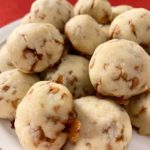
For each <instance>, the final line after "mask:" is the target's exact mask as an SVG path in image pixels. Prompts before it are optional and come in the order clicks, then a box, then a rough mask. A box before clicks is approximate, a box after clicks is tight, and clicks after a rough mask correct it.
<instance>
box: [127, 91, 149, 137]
mask: <svg viewBox="0 0 150 150" xmlns="http://www.w3.org/2000/svg"><path fill="white" fill-rule="evenodd" d="M126 108H127V111H128V113H129V115H130V118H131V122H132V124H133V126H135V127H136V128H138V131H139V133H140V134H150V92H146V93H144V94H142V95H140V96H136V97H133V98H131V100H130V103H129V105H127V106H126Z"/></svg>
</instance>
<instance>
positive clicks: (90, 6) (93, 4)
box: [74, 0, 112, 24]
mask: <svg viewBox="0 0 150 150" xmlns="http://www.w3.org/2000/svg"><path fill="white" fill-rule="evenodd" d="M111 13H112V10H111V5H110V3H109V2H108V1H107V0H78V2H77V3H76V5H75V8H74V14H75V15H80V14H88V15H90V16H92V17H93V18H94V19H95V20H96V21H97V22H98V23H102V24H106V23H109V22H110V20H111Z"/></svg>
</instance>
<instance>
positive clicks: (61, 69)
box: [43, 55, 95, 98]
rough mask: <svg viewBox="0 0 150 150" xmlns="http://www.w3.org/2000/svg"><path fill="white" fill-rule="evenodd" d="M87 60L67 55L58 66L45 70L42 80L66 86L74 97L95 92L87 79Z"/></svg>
mask: <svg viewBox="0 0 150 150" xmlns="http://www.w3.org/2000/svg"><path fill="white" fill-rule="evenodd" d="M88 65H89V61H88V60H87V59H86V58H84V57H81V56H76V55H67V56H65V57H64V58H63V59H62V60H61V63H60V64H59V65H58V67H56V68H54V69H48V70H46V71H45V72H44V73H43V74H44V80H52V81H54V82H57V83H60V84H63V85H64V86H66V87H67V88H68V89H69V90H70V92H71V93H72V95H73V96H74V97H75V98H79V97H82V96H87V95H92V94H94V93H95V90H94V88H93V86H92V85H91V82H90V79H89V71H88Z"/></svg>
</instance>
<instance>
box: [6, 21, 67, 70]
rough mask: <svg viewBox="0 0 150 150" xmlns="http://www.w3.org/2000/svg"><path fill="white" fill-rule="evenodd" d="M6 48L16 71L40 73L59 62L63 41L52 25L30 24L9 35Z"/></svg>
mask: <svg viewBox="0 0 150 150" xmlns="http://www.w3.org/2000/svg"><path fill="white" fill-rule="evenodd" d="M7 48H8V51H9V53H10V56H11V61H12V63H13V65H14V66H15V67H16V68H17V69H19V70H20V71H22V72H25V73H33V72H41V71H43V70H45V69H46V68H48V67H52V66H53V65H54V64H55V63H57V62H58V61H59V60H60V58H61V56H62V53H63V50H64V40H63V37H62V35H61V34H60V33H59V31H58V30H57V29H56V28H55V27H54V26H53V25H51V24H41V23H30V24H25V25H22V26H19V27H17V28H16V29H15V30H14V31H13V32H12V33H11V35H10V36H9V38H8V41H7Z"/></svg>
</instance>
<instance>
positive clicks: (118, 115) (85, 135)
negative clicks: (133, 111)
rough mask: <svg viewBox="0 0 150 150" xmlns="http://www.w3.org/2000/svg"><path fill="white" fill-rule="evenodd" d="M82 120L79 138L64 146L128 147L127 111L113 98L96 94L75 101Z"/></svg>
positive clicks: (118, 149) (78, 148)
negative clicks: (95, 95) (99, 96)
mask: <svg viewBox="0 0 150 150" xmlns="http://www.w3.org/2000/svg"><path fill="white" fill-rule="evenodd" d="M74 107H75V111H76V113H77V116H78V119H79V121H80V123H81V127H80V131H79V138H78V140H77V141H76V142H75V143H71V142H68V143H67V144H66V146H65V147H64V149H63V150H81V149H82V150H89V149H90V150H125V149H127V146H128V144H129V142H130V140H131V137H132V127H131V122H130V119H129V116H128V114H127V112H126V111H125V110H124V109H123V108H122V107H121V106H119V105H118V104H116V103H115V102H113V101H111V100H107V99H99V98H97V97H94V96H90V97H83V98H80V99H77V100H75V101H74Z"/></svg>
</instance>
